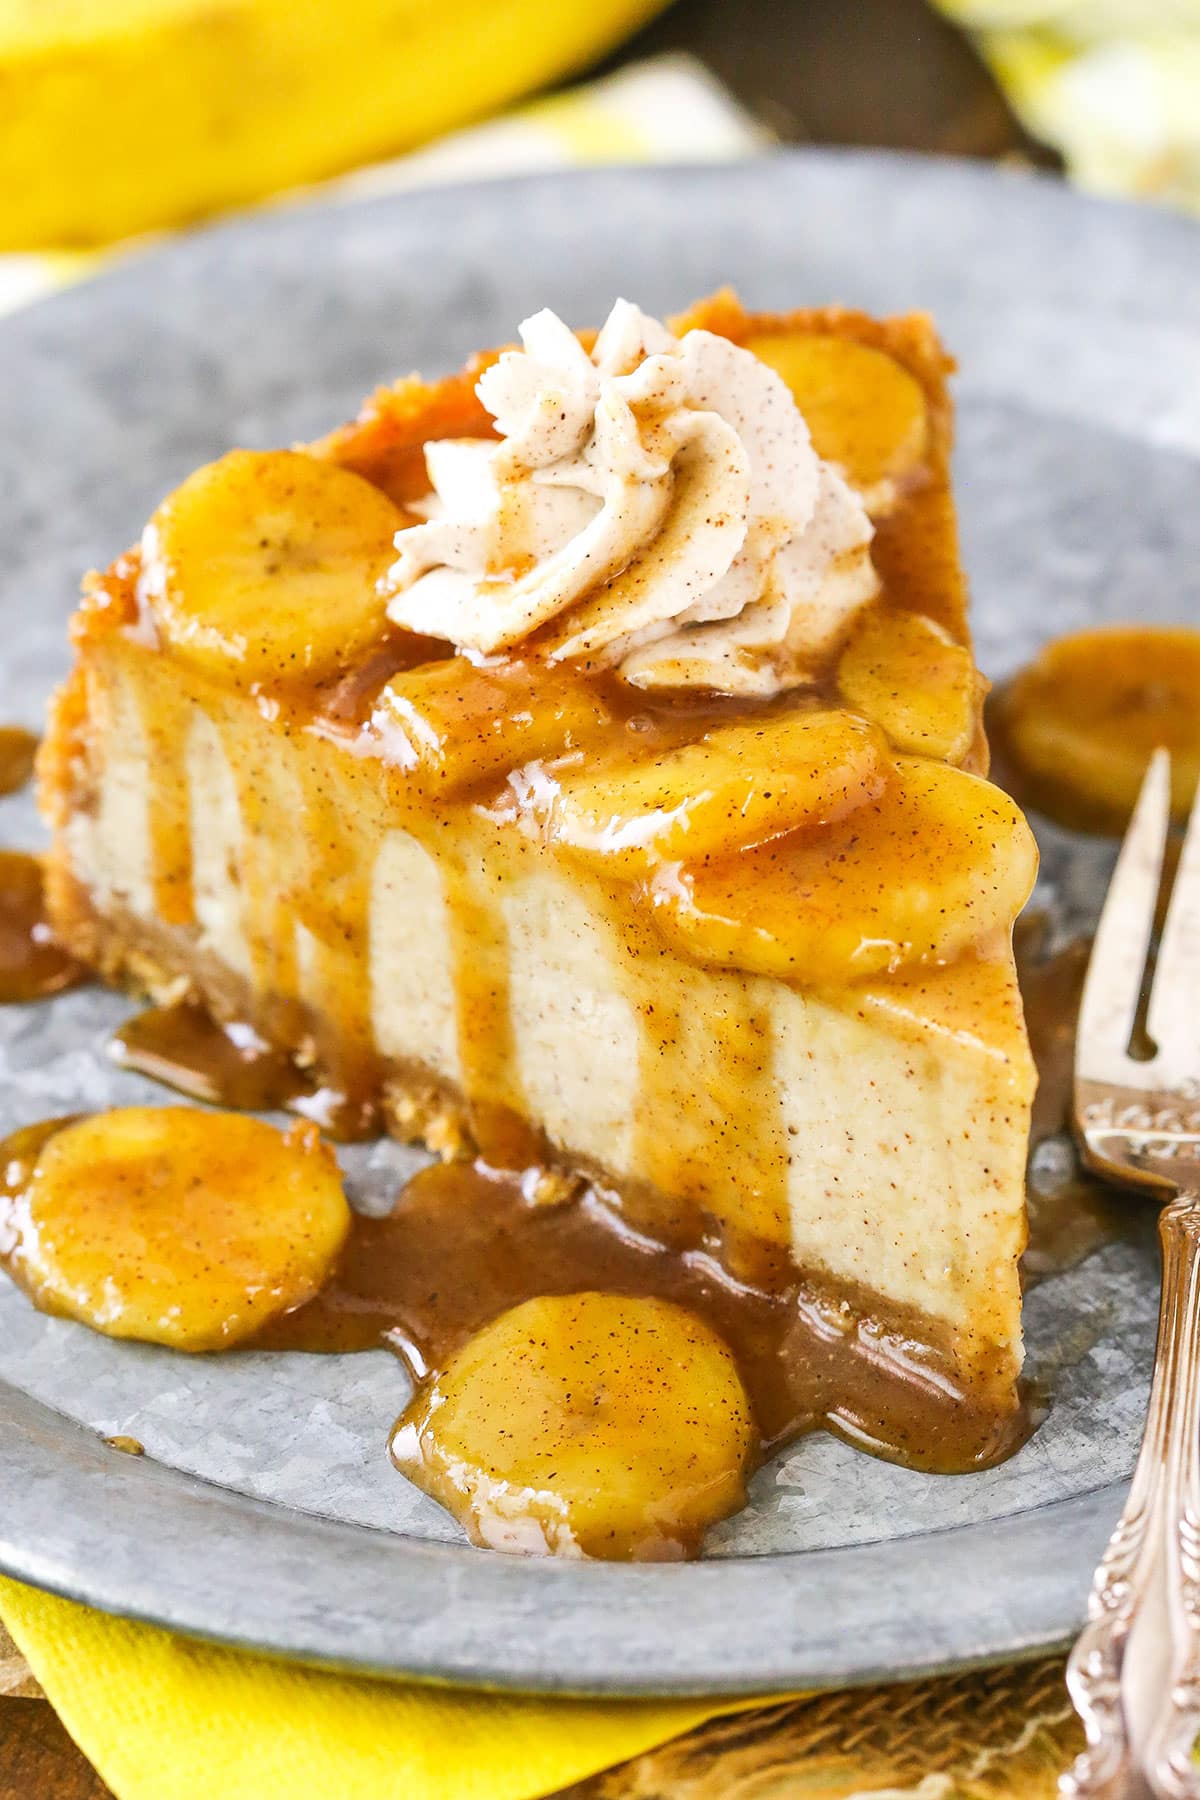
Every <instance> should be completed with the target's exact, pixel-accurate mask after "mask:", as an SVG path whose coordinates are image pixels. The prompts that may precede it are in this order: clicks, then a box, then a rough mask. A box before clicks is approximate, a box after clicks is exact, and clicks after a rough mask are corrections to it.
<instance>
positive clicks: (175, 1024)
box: [109, 1000, 374, 1143]
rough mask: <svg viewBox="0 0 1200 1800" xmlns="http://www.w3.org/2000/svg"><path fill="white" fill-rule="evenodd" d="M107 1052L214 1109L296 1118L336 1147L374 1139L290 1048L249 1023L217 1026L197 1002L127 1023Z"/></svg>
mask: <svg viewBox="0 0 1200 1800" xmlns="http://www.w3.org/2000/svg"><path fill="white" fill-rule="evenodd" d="M109 1054H110V1055H111V1056H112V1058H113V1061H114V1062H116V1063H118V1064H119V1065H120V1067H121V1068H123V1069H129V1070H131V1071H132V1072H133V1073H135V1074H138V1075H145V1076H148V1077H149V1079H150V1080H151V1081H161V1082H162V1083H163V1084H164V1085H165V1086H166V1087H170V1088H174V1089H175V1090H176V1091H177V1092H178V1093H181V1094H187V1095H188V1096H189V1097H190V1098H191V1099H193V1100H202V1101H204V1102H205V1103H206V1104H207V1105H210V1106H221V1107H230V1108H233V1109H235V1110H238V1111H247V1112H273V1111H276V1110H280V1109H284V1110H287V1111H289V1112H294V1113H298V1114H299V1115H300V1116H301V1117H303V1118H306V1119H311V1120H312V1122H313V1123H314V1124H316V1125H319V1126H320V1127H321V1129H322V1130H323V1131H324V1132H325V1133H326V1135H327V1136H328V1137H331V1138H333V1139H334V1140H335V1141H337V1142H338V1143H349V1142H354V1141H355V1140H356V1139H359V1138H362V1137H367V1136H372V1135H374V1134H373V1132H372V1131H371V1129H370V1122H369V1121H364V1119H363V1116H362V1108H361V1107H356V1106H355V1105H354V1104H353V1103H351V1102H349V1101H347V1099H346V1097H345V1096H344V1095H339V1094H336V1093H334V1092H332V1091H331V1090H329V1089H328V1088H320V1087H318V1085H317V1083H316V1082H315V1081H313V1080H310V1079H309V1078H307V1077H306V1076H305V1075H304V1073H303V1072H302V1071H301V1070H300V1069H298V1068H297V1066H296V1063H295V1061H294V1059H293V1058H292V1057H291V1056H289V1055H288V1053H287V1052H286V1051H284V1050H280V1049H277V1048H275V1047H274V1046H272V1045H271V1044H268V1043H267V1042H265V1040H264V1039H262V1038H260V1037H259V1035H258V1033H257V1032H256V1031H254V1030H252V1029H251V1027H250V1026H248V1025H237V1024H231V1025H222V1024H220V1023H218V1021H217V1020H216V1019H214V1018H213V1016H212V1014H211V1013H209V1012H208V1011H207V1010H206V1009H205V1008H204V1007H202V1006H199V1005H198V1004H197V1003H196V1002H195V1001H192V1000H181V1001H177V1002H176V1003H175V1004H174V1005H172V1006H151V1007H147V1008H146V1010H145V1011H144V1012H140V1013H137V1014H135V1015H134V1017H133V1018H131V1019H127V1020H126V1022H125V1023H124V1025H122V1026H120V1027H119V1028H118V1029H117V1030H116V1031H115V1032H114V1033H113V1035H112V1037H111V1038H110V1039H109Z"/></svg>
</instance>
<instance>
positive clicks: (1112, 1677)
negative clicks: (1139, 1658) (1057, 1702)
mask: <svg viewBox="0 0 1200 1800" xmlns="http://www.w3.org/2000/svg"><path fill="white" fill-rule="evenodd" d="M1159 1238H1160V1241H1161V1243H1162V1250H1163V1288H1162V1302H1161V1307H1160V1311H1159V1327H1158V1349H1157V1354H1156V1357H1155V1364H1154V1377H1153V1382H1152V1385H1151V1390H1150V1408H1149V1413H1148V1416H1147V1420H1146V1431H1145V1435H1144V1437H1143V1439H1142V1447H1141V1451H1140V1453H1139V1456H1138V1462H1137V1468H1136V1469H1135V1471H1134V1477H1133V1482H1132V1485H1131V1487H1130V1490H1129V1498H1128V1500H1127V1501H1126V1504H1125V1509H1124V1511H1123V1512H1122V1514H1121V1518H1120V1521H1119V1522H1118V1525H1117V1528H1116V1530H1115V1531H1114V1533H1113V1535H1112V1537H1111V1539H1110V1540H1109V1544H1108V1548H1107V1550H1106V1552H1105V1554H1104V1557H1103V1559H1102V1560H1101V1563H1100V1566H1099V1568H1098V1569H1097V1570H1096V1575H1095V1578H1094V1580H1093V1584H1092V1592H1091V1598H1090V1601H1089V1605H1088V1622H1087V1624H1086V1625H1085V1626H1084V1629H1083V1631H1082V1632H1081V1634H1080V1636H1079V1638H1078V1640H1077V1641H1076V1644H1075V1648H1074V1650H1073V1651H1072V1653H1071V1658H1070V1661H1069V1662H1068V1664H1067V1686H1068V1689H1069V1690H1070V1694H1071V1699H1072V1700H1073V1702H1074V1704H1075V1708H1076V1711H1077V1712H1078V1713H1079V1716H1080V1718H1081V1719H1082V1721H1083V1725H1084V1730H1085V1733H1086V1736H1087V1749H1086V1750H1085V1751H1084V1752H1083V1754H1082V1755H1081V1756H1080V1757H1079V1758H1078V1759H1077V1761H1076V1763H1075V1766H1074V1768H1073V1769H1072V1770H1071V1771H1070V1772H1069V1773H1068V1774H1066V1775H1064V1776H1063V1778H1062V1780H1061V1782H1060V1786H1059V1792H1060V1794H1061V1795H1063V1796H1064V1797H1069V1800H1128V1797H1131V1796H1135V1795H1142V1794H1145V1793H1146V1791H1147V1788H1146V1785H1145V1783H1144V1781H1143V1779H1142V1777H1141V1775H1140V1773H1139V1768H1140V1769H1144V1770H1145V1771H1146V1774H1147V1777H1148V1779H1149V1782H1150V1791H1151V1792H1153V1793H1155V1794H1157V1795H1160V1796H1162V1797H1163V1800H1200V1768H1197V1767H1196V1766H1195V1765H1194V1764H1193V1762H1192V1757H1191V1750H1192V1744H1193V1741H1194V1739H1195V1736H1196V1733H1197V1729H1198V1728H1200V1461H1198V1452H1200V1197H1197V1196H1196V1195H1193V1194H1181V1195H1180V1196H1179V1197H1178V1198H1177V1199H1175V1200H1173V1201H1171V1202H1169V1203H1168V1204H1167V1205H1166V1206H1165V1207H1164V1208H1163V1209H1162V1212H1161V1214H1160V1216H1159ZM1158 1557H1162V1558H1163V1559H1164V1561H1163V1570H1162V1572H1163V1574H1164V1576H1165V1581H1166V1588H1167V1598H1168V1606H1169V1609H1170V1613H1171V1615H1172V1617H1171V1624H1172V1627H1173V1632H1172V1636H1173V1638H1174V1641H1175V1642H1176V1643H1177V1644H1179V1645H1181V1646H1183V1649H1182V1652H1181V1654H1180V1656H1179V1657H1178V1659H1177V1660H1176V1663H1175V1666H1174V1667H1173V1668H1172V1670H1171V1678H1170V1680H1169V1683H1168V1686H1167V1691H1166V1693H1165V1694H1164V1695H1163V1698H1162V1701H1161V1704H1160V1707H1159V1710H1158V1712H1157V1715H1156V1716H1155V1718H1154V1720H1153V1724H1152V1726H1151V1728H1150V1730H1149V1732H1148V1735H1147V1739H1146V1742H1145V1744H1144V1746H1139V1747H1138V1750H1139V1751H1140V1753H1139V1754H1137V1755H1136V1757H1135V1746H1134V1745H1133V1743H1132V1742H1131V1737H1130V1729H1129V1721H1128V1720H1127V1717H1126V1711H1125V1703H1124V1699H1123V1685H1124V1684H1125V1682H1126V1678H1127V1676H1128V1674H1129V1671H1128V1670H1127V1668H1126V1658H1127V1655H1128V1653H1129V1650H1130V1639H1131V1635H1132V1632H1133V1627H1134V1624H1135V1622H1136V1621H1137V1618H1138V1615H1139V1612H1140V1610H1141V1608H1143V1607H1144V1606H1145V1605H1146V1604H1147V1601H1148V1595H1149V1589H1150V1586H1151V1582H1152V1578H1153V1576H1154V1566H1155V1561H1156V1559H1157V1558H1158ZM1161 1626H1162V1628H1163V1629H1164V1630H1165V1629H1166V1627H1167V1619H1166V1618H1164V1619H1162V1621H1161Z"/></svg>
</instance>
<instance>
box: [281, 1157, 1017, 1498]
mask: <svg viewBox="0 0 1200 1800" xmlns="http://www.w3.org/2000/svg"><path fill="white" fill-rule="evenodd" d="M583 1290H600V1291H603V1292H605V1293H613V1294H622V1295H629V1296H652V1297H657V1298H659V1299H664V1300H672V1301H675V1302H676V1303H677V1304H679V1305H681V1306H684V1307H686V1308H688V1309H689V1310H690V1311H692V1312H694V1313H695V1314H696V1315H697V1316H698V1317H700V1318H701V1319H703V1320H704V1321H705V1322H706V1323H707V1324H708V1325H710V1326H711V1327H712V1329H713V1330H714V1331H715V1332H716V1333H717V1334H718V1336H720V1337H721V1338H723V1339H724V1341H725V1342H726V1343H727V1344H728V1345H729V1346H730V1348H731V1350H732V1351H733V1353H734V1356H735V1358H736V1361H737V1364H738V1368H739V1371H740V1373H741V1376H742V1380H743V1381H744V1383H745V1385H746V1389H747V1392H748V1394H749V1395H750V1399H751V1403H752V1406H753V1408H754V1413H755V1417H756V1420H757V1424H758V1432H759V1440H760V1444H759V1448H760V1454H762V1455H765V1454H766V1453H767V1452H768V1451H769V1450H771V1449H773V1448H775V1447H776V1446H778V1445H779V1444H781V1443H783V1442H785V1441H787V1440H788V1439H789V1438H792V1437H794V1436H796V1435H797V1434H798V1433H800V1432H804V1431H811V1430H814V1429H815V1428H817V1427H818V1426H825V1427H827V1428H828V1429H830V1430H832V1431H834V1432H836V1433H837V1434H838V1435H839V1436H842V1437H845V1438H846V1439H847V1440H848V1441H849V1442H851V1443H854V1444H857V1445H859V1446H860V1447H862V1448H865V1449H869V1450H871V1451H873V1452H874V1453H875V1454H877V1455H883V1456H888V1457H890V1458H893V1459H894V1460H897V1461H902V1462H904V1463H905V1464H907V1465H909V1466H911V1467H916V1468H925V1469H934V1470H939V1471H942V1472H950V1471H957V1470H963V1469H972V1468H984V1467H987V1466H988V1465H989V1464H991V1463H993V1462H997V1461H1000V1460H1002V1459H1003V1458H1004V1457H1005V1456H1007V1455H1009V1454H1011V1452H1012V1451H1013V1450H1014V1449H1015V1448H1016V1446H1017V1444H1018V1443H1019V1442H1020V1441H1021V1439H1022V1437H1023V1434H1024V1431H1025V1422H1024V1420H1023V1419H1021V1418H1020V1417H1017V1418H1014V1419H1010V1420H1007V1421H1003V1422H1001V1423H998V1422H997V1420H996V1417H995V1415H994V1413H992V1412H983V1411H981V1410H977V1409H975V1408H974V1407H973V1406H972V1404H971V1402H970V1400H969V1398H967V1397H966V1396H964V1395H963V1394H962V1393H960V1392H957V1391H955V1389H954V1386H953V1383H952V1382H951V1381H949V1380H948V1379H947V1376H946V1372H945V1370H944V1368H942V1367H941V1366H940V1365H939V1362H938V1359H937V1358H936V1357H935V1356H934V1355H933V1354H932V1353H931V1352H930V1351H929V1350H928V1349H927V1348H925V1347H923V1346H921V1345H919V1344H917V1343H915V1342H906V1341H904V1340H902V1339H900V1338H889V1337H887V1336H886V1335H885V1334H884V1333H882V1332H879V1331H878V1330H876V1329H874V1328H873V1327H871V1326H870V1325H869V1324H862V1323H860V1322H859V1321H857V1320H856V1319H855V1318H854V1317H853V1315H852V1314H851V1313H850V1311H849V1308H848V1307H847V1308H846V1309H845V1311H843V1310H841V1308H840V1307H839V1305H838V1304H837V1303H828V1302H822V1301H821V1300H820V1299H819V1298H818V1297H817V1296H815V1295H813V1294H812V1293H810V1292H807V1291H805V1290H804V1289H802V1288H801V1287H800V1286H799V1285H798V1284H797V1283H795V1282H793V1285H792V1286H790V1287H789V1288H786V1289H781V1290H780V1291H778V1292H775V1293H772V1294H767V1293H764V1292H760V1291H756V1290H755V1289H753V1288H750V1287H747V1286H743V1285H741V1284H740V1283H737V1282H735V1281H733V1280H731V1279H730V1278H729V1277H728V1276H727V1275H726V1274H725V1273H724V1271H723V1270H722V1268H721V1266H720V1264H719V1263H717V1262H716V1261H715V1259H714V1258H713V1257H711V1256H710V1255H707V1254H706V1253H704V1252H702V1251H701V1252H691V1253H682V1254H681V1253H679V1252H671V1251H668V1250H666V1249H665V1248H664V1247H663V1246H662V1245H661V1244H657V1243H655V1242H653V1241H652V1240H649V1239H647V1238H644V1237H641V1236H638V1235H634V1234H633V1233H631V1232H630V1231H629V1230H628V1228H627V1227H626V1226H625V1225H623V1223H622V1221H621V1219H620V1217H619V1215H618V1214H617V1213H616V1212H614V1211H613V1210H611V1209H610V1208H609V1207H608V1206H607V1205H606V1204H605V1202H604V1200H603V1198H602V1197H601V1196H600V1195H599V1194H597V1193H596V1192H595V1191H594V1190H588V1191H586V1192H585V1193H584V1194H582V1195H581V1196H580V1197H578V1198H576V1199H572V1200H567V1201H564V1202H562V1203H560V1204H558V1205H538V1204H537V1203H536V1202H531V1201H530V1200H529V1199H528V1198H527V1197H526V1195H525V1192H524V1191H523V1187H522V1182H521V1180H520V1178H519V1177H517V1176H515V1175H506V1174H498V1173H496V1172H494V1171H486V1170H484V1169H482V1168H480V1167H478V1166H473V1165H471V1164H469V1163H445V1164H436V1165H434V1166H432V1167H430V1168H427V1169H423V1170H421V1171H420V1173H419V1174H417V1175H416V1176H415V1177H414V1178H413V1179H412V1180H411V1181H410V1182H409V1183H408V1184H407V1186H406V1187H405V1189H404V1191H403V1193H402V1194H401V1195H400V1197H399V1199H398V1200H397V1202H396V1204H395V1207H394V1208H393V1210H392V1212H391V1213H390V1214H388V1216H387V1217H386V1218H382V1219H367V1218H363V1217H356V1219H355V1222H354V1226H353V1229H352V1232H351V1236H350V1240H349V1243H348V1244H347V1246H346V1249H345V1251H344V1252H343V1255H342V1258H341V1260H340V1262H339V1264H338V1266H337V1268H336V1270H335V1271H334V1274H333V1276H332V1277H331V1279H330V1280H329V1282H328V1283H327V1284H326V1286H325V1287H324V1289H323V1290H322V1292H321V1293H320V1294H319V1295H318V1296H317V1297H316V1299H314V1300H312V1301H311V1302H310V1303H309V1304H308V1305H307V1306H305V1307H301V1308H300V1309H299V1310H297V1311H296V1312H294V1313H290V1314H289V1315H288V1316H287V1317H286V1318H283V1319H279V1320H276V1321H275V1322H274V1323H273V1324H272V1325H270V1326H269V1327H267V1329H266V1330H265V1331H263V1332H262V1333H260V1334H259V1336H258V1338H257V1339H256V1340H255V1341H256V1343H257V1344H258V1346H259V1347H263V1348H270V1349H276V1350H316V1351H346V1350H364V1349H370V1348H372V1347H375V1346H378V1345H379V1344H380V1343H386V1344H388V1345H389V1346H390V1347H391V1348H392V1349H394V1350H395V1351H397V1352H398V1353H399V1354H400V1355H401V1356H402V1357H403V1358H404V1361H405V1362H406V1364H407V1365H408V1367H409V1370H410V1372H411V1373H412V1375H413V1377H414V1379H415V1380H416V1381H417V1382H422V1381H428V1380H430V1379H432V1377H433V1376H434V1375H435V1374H436V1372H437V1371H439V1370H441V1369H444V1368H445V1366H446V1364H447V1362H448V1361H449V1360H450V1359H451V1358H452V1357H453V1356H454V1355H455V1353H456V1352H457V1351H458V1350H460V1349H461V1348H462V1346H463V1345H464V1344H465V1343H466V1342H467V1341H468V1339H470V1338H471V1337H472V1336H473V1335H474V1334H475V1333H476V1332H477V1331H479V1330H480V1328H481V1327H482V1326H484V1325H487V1324H489V1323H490V1322H491V1321H492V1320H493V1319H495V1318H497V1317H498V1316H499V1315H500V1314H501V1313H503V1312H507V1311H508V1310H509V1308H511V1307H513V1306H516V1305H519V1304H520V1303H521V1302H522V1301H525V1300H529V1299H533V1298H534V1297H536V1296H538V1295H543V1294H572V1293H577V1292H580V1291H583Z"/></svg>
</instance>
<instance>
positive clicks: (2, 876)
mask: <svg viewBox="0 0 1200 1800" xmlns="http://www.w3.org/2000/svg"><path fill="white" fill-rule="evenodd" d="M89 979H90V972H89V971H88V970H87V969H85V968H84V967H83V966H82V964H80V963H78V962H76V960H75V958H74V957H73V956H69V955H68V954H67V952H66V951H65V950H64V949H62V947H61V946H60V945H59V944H57V943H56V942H55V940H54V936H53V933H52V931H51V928H50V922H49V920H48V918H47V916H46V906H45V899H44V896H43V892H42V865H41V863H40V862H39V861H38V859H37V857H36V856H30V855H29V854H28V852H26V851H24V850H0V1003H4V1002H17V1003H19V1002H22V1001H28V1000H44V999H46V998H47V997H48V996H49V995H50V994H60V993H62V991H63V990H64V988H71V987H77V986H78V985H79V983H80V982H82V981H87V980H89Z"/></svg>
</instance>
